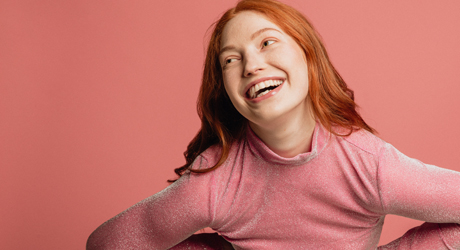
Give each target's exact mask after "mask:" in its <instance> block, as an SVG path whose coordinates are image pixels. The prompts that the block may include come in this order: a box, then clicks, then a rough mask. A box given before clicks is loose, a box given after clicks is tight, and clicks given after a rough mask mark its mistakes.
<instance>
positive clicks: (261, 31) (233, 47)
mask: <svg viewBox="0 0 460 250" xmlns="http://www.w3.org/2000/svg"><path fill="white" fill-rule="evenodd" d="M269 30H274V31H277V32H279V33H281V31H279V30H277V29H274V28H262V29H260V30H258V31H256V32H254V33H252V35H251V40H254V39H255V38H256V37H258V36H260V34H262V33H264V32H266V31H269ZM232 49H235V46H233V45H229V46H225V47H223V48H222V49H221V50H220V51H219V57H220V55H221V54H222V53H224V52H225V51H228V50H232Z"/></svg>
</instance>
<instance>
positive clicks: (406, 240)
mask: <svg viewBox="0 0 460 250" xmlns="http://www.w3.org/2000/svg"><path fill="white" fill-rule="evenodd" d="M459 239H460V226H459V225H458V224H455V223H446V224H437V223H428V222H427V223H424V224H422V225H421V226H419V227H415V228H412V229H411V230H409V231H407V233H405V234H404V235H403V236H402V237H401V238H399V239H397V240H394V241H392V242H391V243H389V244H387V245H385V246H380V247H378V248H377V249H378V250H404V249H432V250H442V249H449V250H455V249H460V240H459Z"/></svg>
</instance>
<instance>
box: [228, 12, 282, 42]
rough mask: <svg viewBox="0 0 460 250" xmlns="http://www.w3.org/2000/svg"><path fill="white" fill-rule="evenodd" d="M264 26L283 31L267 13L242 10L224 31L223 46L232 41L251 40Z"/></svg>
mask: <svg viewBox="0 0 460 250" xmlns="http://www.w3.org/2000/svg"><path fill="white" fill-rule="evenodd" d="M264 28H274V29H277V30H278V31H280V32H283V31H282V30H281V28H279V27H278V26H277V25H276V24H274V23H272V22H271V21H270V20H269V19H268V18H267V17H266V16H265V15H263V14H261V13H258V12H254V11H242V12H240V13H238V14H237V15H236V16H235V17H234V18H232V19H231V20H230V21H229V22H228V23H227V24H226V25H225V27H224V30H223V32H222V42H221V46H220V47H221V48H222V47H224V46H225V45H228V44H230V43H236V42H239V41H241V40H250V39H251V35H252V34H254V32H257V31H259V30H261V29H264Z"/></svg>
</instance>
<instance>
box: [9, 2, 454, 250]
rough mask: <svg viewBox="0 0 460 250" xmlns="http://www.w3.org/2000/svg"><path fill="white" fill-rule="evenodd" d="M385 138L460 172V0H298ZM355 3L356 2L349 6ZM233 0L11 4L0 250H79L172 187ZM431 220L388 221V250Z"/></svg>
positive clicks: (364, 111) (405, 150) (193, 130)
mask: <svg viewBox="0 0 460 250" xmlns="http://www.w3.org/2000/svg"><path fill="white" fill-rule="evenodd" d="M285 2H286V3H289V4H291V5H292V6H294V7H295V8H297V9H299V10H301V11H302V12H303V13H304V14H306V15H307V16H308V17H309V19H310V20H311V21H312V22H313V24H314V25H315V26H316V28H317V29H318V30H319V32H320V33H321V34H322V36H323V38H324V41H325V44H326V46H327V48H328V51H329V54H330V55H331V58H332V61H333V62H334V64H335V65H336V67H337V69H338V70H339V72H340V73H341V74H342V76H343V77H344V79H345V80H346V81H347V82H348V84H349V85H350V86H351V87H352V89H354V90H355V94H356V100H357V102H358V104H359V105H360V106H361V107H362V109H361V111H362V114H363V116H364V118H365V119H366V121H368V122H369V123H370V124H371V125H372V126H374V127H375V128H376V129H377V130H378V131H379V132H380V136H381V137H382V138H383V139H385V140H386V141H388V142H390V143H392V144H393V145H395V146H396V147H397V148H398V149H399V150H401V151H402V152H403V153H405V154H407V155H409V156H411V157H414V158H418V159H420V160H422V161H424V162H426V163H430V164H435V165H438V166H442V167H445V168H450V169H454V170H460V166H459V164H458V163H459V162H460V153H458V150H459V149H460V142H459V141H460V140H459V138H460V132H459V131H460V130H459V129H458V128H459V127H460V115H459V112H458V108H459V107H460V99H459V98H458V94H459V93H460V87H459V86H460V82H459V79H460V70H459V66H460V46H459V44H460V32H459V28H458V26H459V25H460V15H458V10H459V9H460V2H459V1H457V0H442V1H410V0H402V1H367V0H357V1H341V0H330V1H316V0H286V1H285ZM345 2H346V3H345ZM234 3H235V2H234V1H224V0H194V1H189V0H171V1H166V0H149V1H141V0H139V1H118V0H116V1H113V0H110V1H109V0H99V1H93V0H78V1H77V0H74V1H71V0H68V1H49V0H40V1H32V0H31V1H26V0H20V1H18V0H2V2H1V3H0V202H1V205H0V249H83V248H84V245H85V241H86V238H87V237H88V235H89V234H90V233H91V232H92V231H93V230H94V229H95V228H96V227H97V226H98V225H100V224H101V223H102V222H104V221H106V220H107V219H109V218H111V217H112V216H114V215H116V214H117V213H119V212H121V211H122V210H124V209H126V208H128V207H129V206H131V205H133V204H134V203H136V202H137V201H139V200H141V199H143V198H145V197H147V196H150V195H152V194H154V193H156V192H158V191H160V190H161V189H163V188H165V187H166V186H167V183H166V180H167V179H168V178H173V177H174V174H173V169H174V168H175V167H177V166H179V165H182V164H183V163H184V160H183V157H182V152H183V151H184V150H185V148H186V146H187V144H188V142H189V141H190V140H191V139H192V137H193V136H194V134H195V133H196V132H197V129H198V128H199V120H198V118H197V115H196V112H195V101H196V97H197V92H198V88H199V85H200V75H201V69H202V63H203V58H204V53H205V52H204V43H205V41H206V36H205V33H206V30H207V28H208V27H209V25H210V24H211V23H212V22H213V21H215V20H216V19H217V18H218V17H219V15H220V14H221V13H222V12H223V11H224V10H226V9H227V8H229V7H231V6H233V5H234ZM418 224H420V222H418V221H413V220H408V219H401V218H399V217H394V216H388V219H387V221H386V224H385V227H384V233H383V236H382V240H381V243H386V242H389V241H390V240H392V239H394V238H396V237H399V236H401V235H402V234H403V233H404V232H405V231H406V230H407V229H408V228H410V227H412V226H415V225H418Z"/></svg>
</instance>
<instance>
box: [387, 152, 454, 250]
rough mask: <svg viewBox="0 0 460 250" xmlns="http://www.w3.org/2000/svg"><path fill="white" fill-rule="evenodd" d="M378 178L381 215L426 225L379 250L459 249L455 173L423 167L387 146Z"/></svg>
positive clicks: (420, 163)
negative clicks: (407, 219)
mask: <svg viewBox="0 0 460 250" xmlns="http://www.w3.org/2000/svg"><path fill="white" fill-rule="evenodd" d="M378 175H379V176H378V181H379V189H380V196H381V201H382V207H383V210H384V213H387V214H396V215H401V216H405V217H409V218H413V219H417V220H422V221H427V222H428V223H425V224H423V225H422V226H420V227H416V228H413V229H411V230H410V231H408V232H407V233H406V234H405V235H404V236H402V237H401V238H399V239H397V240H395V241H393V242H392V243H390V244H388V245H386V246H382V247H381V248H379V249H382V250H383V249H460V226H459V225H458V224H457V223H460V173H459V172H456V171H452V170H448V169H443V168H438V167H435V166H432V165H427V164H423V163H422V162H420V161H418V160H415V159H411V158H409V157H407V156H405V155H403V154H402V153H400V152H399V151H398V150H396V149H395V148H394V147H393V146H391V145H389V144H388V145H386V147H385V148H384V149H383V150H382V152H381V154H380V159H379V170H378ZM438 223H445V224H438Z"/></svg>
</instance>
